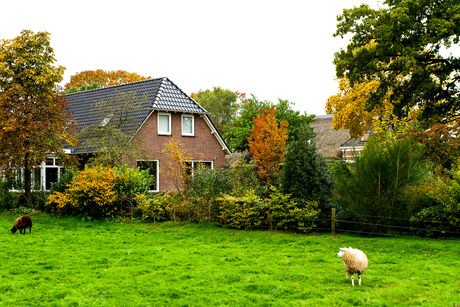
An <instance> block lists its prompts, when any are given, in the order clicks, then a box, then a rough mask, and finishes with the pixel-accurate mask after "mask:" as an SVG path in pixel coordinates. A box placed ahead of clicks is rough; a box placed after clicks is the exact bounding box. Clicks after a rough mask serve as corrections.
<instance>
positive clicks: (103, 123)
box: [99, 114, 114, 128]
mask: <svg viewBox="0 0 460 307" xmlns="http://www.w3.org/2000/svg"><path fill="white" fill-rule="evenodd" d="M113 116H114V114H109V115H107V116H106V117H104V119H103V120H102V121H101V123H100V124H99V128H102V127H105V126H107V124H108V123H109V122H110V120H111V119H112V118H113Z"/></svg>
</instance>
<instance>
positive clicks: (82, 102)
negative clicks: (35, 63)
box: [13, 78, 231, 192]
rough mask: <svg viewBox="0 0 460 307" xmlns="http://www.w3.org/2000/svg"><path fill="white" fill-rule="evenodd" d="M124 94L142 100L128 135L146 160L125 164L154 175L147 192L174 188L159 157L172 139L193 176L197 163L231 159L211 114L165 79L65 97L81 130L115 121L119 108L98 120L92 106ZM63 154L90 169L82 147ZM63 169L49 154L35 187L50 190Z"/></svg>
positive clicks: (36, 176)
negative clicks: (139, 143)
mask: <svg viewBox="0 0 460 307" xmlns="http://www.w3.org/2000/svg"><path fill="white" fill-rule="evenodd" d="M127 93H131V94H133V95H135V96H136V97H137V98H138V99H140V100H139V101H142V105H141V107H140V108H138V109H137V110H138V111H137V112H136V114H129V116H132V117H133V118H134V119H135V122H136V124H135V126H134V127H131V128H130V129H129V131H133V135H132V139H134V138H137V139H139V140H141V141H142V149H143V150H144V151H145V152H146V154H147V157H148V158H145V156H144V157H143V158H142V159H137V160H136V161H132V162H131V163H130V164H129V165H128V166H129V167H133V168H137V167H139V168H141V169H149V170H150V173H151V174H153V175H154V182H152V185H151V188H150V189H151V191H152V192H159V191H169V190H172V189H173V183H172V182H170V181H168V179H167V178H166V177H165V175H164V174H163V172H160V168H161V167H162V166H163V167H165V166H166V163H165V158H164V155H163V153H162V151H163V150H164V145H165V144H166V143H167V142H168V141H169V140H170V139H171V138H172V137H174V139H175V140H179V141H180V142H181V143H182V146H183V149H184V151H185V152H186V153H187V154H191V157H192V159H191V160H190V161H189V163H190V164H189V165H190V167H191V170H192V172H193V169H194V168H195V167H197V166H198V165H199V164H201V165H204V166H206V167H208V168H211V169H214V168H221V167H224V164H225V156H226V155H227V154H230V155H231V152H230V149H229V148H228V146H227V144H226V142H225V141H224V139H223V138H222V136H221V135H220V134H219V132H218V131H217V129H216V127H215V126H214V124H213V123H212V121H211V119H210V117H209V113H208V112H207V111H206V110H205V109H203V108H202V107H201V106H200V105H199V104H198V103H197V102H196V101H194V100H193V99H192V98H191V97H190V96H188V95H187V94H185V93H184V92H183V91H182V90H181V89H180V88H179V87H177V86H176V85H175V84H174V83H173V82H172V81H171V80H169V79H168V78H159V79H149V80H145V81H139V82H134V83H127V84H122V85H117V86H112V87H105V88H101V89H96V90H89V91H84V92H78V93H73V94H68V95H66V96H65V97H66V98H67V100H68V106H69V109H70V112H71V113H72V117H73V118H74V119H75V121H76V123H77V126H78V128H79V129H82V128H84V127H94V126H96V127H97V126H99V129H101V128H103V127H104V126H105V125H107V124H108V123H109V122H110V120H111V119H112V118H113V117H116V115H117V114H114V113H116V112H117V110H120V109H121V108H115V111H112V112H111V114H107V115H106V117H105V118H103V120H102V121H101V119H100V117H99V116H98V114H96V113H95V112H93V110H94V106H95V104H96V103H97V102H100V101H107V100H109V99H110V98H111V97H114V96H115V95H118V94H127ZM118 97H123V95H119V96H118ZM131 97H132V96H131ZM117 103H120V105H121V104H123V103H126V101H123V100H120V101H118V100H117ZM95 124H96V125H95ZM98 124H99V125H98ZM64 151H65V152H66V153H67V154H70V155H76V156H78V157H79V158H80V163H81V165H80V168H84V167H85V166H86V165H88V159H89V158H90V157H91V155H93V154H95V151H94V150H91V149H88V148H84V147H83V146H78V147H69V148H65V149H64ZM63 169H64V167H63V166H62V165H60V163H59V160H58V159H57V158H54V157H53V156H52V155H50V156H49V158H48V159H47V160H46V161H43V162H42V163H41V164H40V165H39V166H38V167H36V168H35V169H34V170H33V171H32V174H31V176H32V185H33V189H35V190H40V189H43V190H45V191H48V190H49V188H50V187H51V183H52V182H56V181H58V179H59V177H60V175H61V173H62V171H63ZM13 190H14V189H13Z"/></svg>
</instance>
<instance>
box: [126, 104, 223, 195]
mask: <svg viewBox="0 0 460 307" xmlns="http://www.w3.org/2000/svg"><path fill="white" fill-rule="evenodd" d="M161 113H164V112H161ZM170 114H171V135H159V134H158V114H157V112H156V111H155V112H153V113H152V114H151V115H150V117H149V118H148V119H147V121H146V122H145V123H144V125H143V126H142V128H141V129H140V130H139V131H138V133H137V135H136V137H137V138H139V139H140V140H142V143H143V144H142V148H143V149H144V150H145V151H147V152H148V155H149V157H150V159H152V160H159V165H160V174H159V190H160V191H169V190H173V189H174V185H173V183H172V182H171V181H169V180H168V179H167V178H166V176H165V174H164V172H162V171H161V168H164V167H166V160H165V157H164V155H163V153H162V151H163V150H164V148H165V147H164V145H165V144H166V143H167V142H168V141H169V140H170V139H171V137H173V138H174V139H175V140H179V141H180V142H181V143H182V144H183V149H184V151H185V152H186V154H188V153H191V155H192V159H193V160H200V161H212V162H213V167H214V168H221V167H224V164H225V152H224V151H223V150H222V146H221V145H220V144H219V142H218V141H217V139H216V137H215V136H214V135H213V134H211V130H210V129H209V127H208V125H207V124H206V122H205V121H204V119H203V118H201V116H200V115H197V114H195V115H194V128H195V135H194V136H182V123H181V120H182V119H181V115H182V114H181V113H170ZM133 166H134V165H133Z"/></svg>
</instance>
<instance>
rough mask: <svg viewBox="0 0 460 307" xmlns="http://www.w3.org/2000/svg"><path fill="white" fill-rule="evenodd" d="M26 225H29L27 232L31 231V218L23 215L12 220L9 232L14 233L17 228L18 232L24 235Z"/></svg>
mask: <svg viewBox="0 0 460 307" xmlns="http://www.w3.org/2000/svg"><path fill="white" fill-rule="evenodd" d="M27 227H29V233H32V218H31V217H30V216H28V215H23V216H21V217H18V218H17V219H16V221H14V225H13V228H11V232H12V233H15V232H16V231H17V230H18V229H19V233H20V234H23V235H25V234H26V228H27Z"/></svg>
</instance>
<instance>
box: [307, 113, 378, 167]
mask: <svg viewBox="0 0 460 307" xmlns="http://www.w3.org/2000/svg"><path fill="white" fill-rule="evenodd" d="M333 117H334V115H332V114H328V115H320V116H317V117H316V121H315V122H313V123H311V124H310V125H311V126H312V127H313V131H314V132H315V134H316V136H315V142H316V147H317V148H318V153H320V154H321V155H322V156H323V157H324V158H325V159H328V160H342V161H347V162H352V161H354V157H355V155H359V152H360V151H361V150H362V149H363V148H364V145H365V144H366V142H367V139H368V137H369V135H370V134H371V132H368V133H365V134H364V136H363V137H361V138H360V139H358V140H355V139H354V138H352V137H350V133H349V132H348V129H340V130H334V128H332V119H333Z"/></svg>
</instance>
